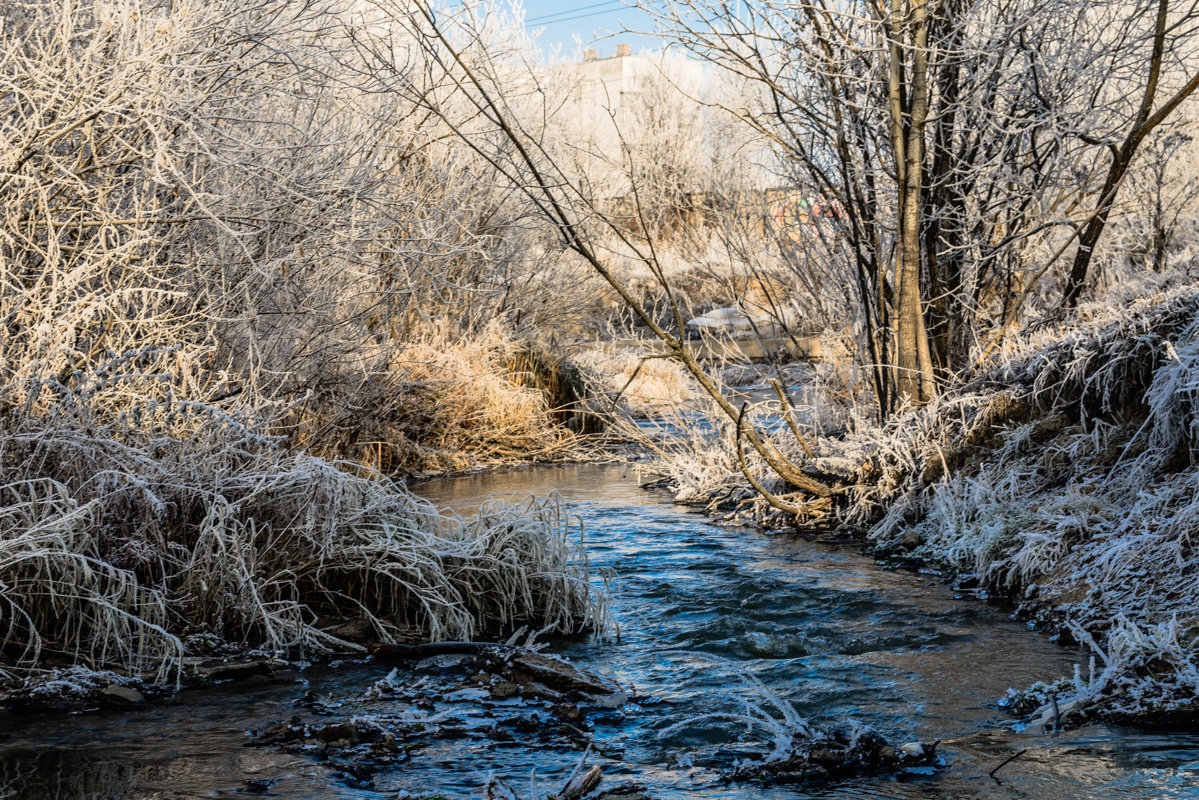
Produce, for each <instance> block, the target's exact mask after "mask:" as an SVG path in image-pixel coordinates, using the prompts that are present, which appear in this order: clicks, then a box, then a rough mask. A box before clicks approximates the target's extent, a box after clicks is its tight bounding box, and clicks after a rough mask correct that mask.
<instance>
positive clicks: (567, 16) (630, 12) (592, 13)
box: [524, 0, 661, 56]
mask: <svg viewBox="0 0 1199 800" xmlns="http://www.w3.org/2000/svg"><path fill="white" fill-rule="evenodd" d="M524 6H525V21H526V25H527V27H528V28H529V29H530V30H532V29H535V28H540V27H542V26H544V27H545V32H544V33H543V34H542V35H541V37H540V38H539V39H538V43H539V44H540V45H541V47H542V48H543V49H544V50H547V51H548V50H549V49H550V48H551V47H552V46H553V45H555V44H561V45H562V55H563V56H570V54H571V52H572V51H573V50H574V47H575V45H574V39H573V35H574V34H578V35H579V36H580V37H582V39H583V45H584V47H587V46H590V47H593V48H595V49H598V50H599V51H600V55H601V56H609V55H612V51H613V50H614V49H616V45H617V44H621V43H627V44H631V45H632V46H633V52H634V53H636V52H638V51H639V50H641V49H643V48H650V49H658V48H660V47H661V42H660V40H659V39H657V38H656V37H650V36H633V35H630V34H627V33H626V34H616V35H613V36H611V37H610V38H606V39H602V40H600V41H599V42H596V43H595V44H590V45H589V43H590V42H591V41H592V40H593V39H594V38H596V37H597V36H603V35H605V34H607V33H615V32H616V31H619V30H621V29H622V28H624V27H628V28H633V29H639V30H650V29H652V28H653V22H652V20H651V19H650V17H649V15H648V14H646V13H645V12H643V11H638V10H637V9H634V8H629V7H628V6H626V5H625V4H624V3H622V2H621V0H525V2H524ZM622 23H623V24H622Z"/></svg>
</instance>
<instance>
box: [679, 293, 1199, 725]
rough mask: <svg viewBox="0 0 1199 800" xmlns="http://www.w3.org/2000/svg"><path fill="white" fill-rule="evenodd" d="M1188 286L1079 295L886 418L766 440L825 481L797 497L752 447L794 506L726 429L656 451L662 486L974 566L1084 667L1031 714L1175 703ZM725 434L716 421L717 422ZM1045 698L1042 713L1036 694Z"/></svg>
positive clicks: (1171, 713) (900, 553) (1191, 339)
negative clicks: (1125, 294)
mask: <svg viewBox="0 0 1199 800" xmlns="http://www.w3.org/2000/svg"><path fill="white" fill-rule="evenodd" d="M1197 319H1199V289H1196V288H1195V287H1194V286H1193V285H1180V286H1175V287H1173V288H1165V289H1163V290H1161V291H1159V292H1157V293H1155V294H1153V295H1151V296H1147V297H1143V298H1119V299H1117V301H1115V302H1110V305H1104V306H1100V305H1093V306H1091V307H1089V308H1086V309H1084V310H1083V311H1082V313H1081V314H1080V316H1079V319H1078V321H1077V322H1076V323H1074V324H1072V325H1070V326H1068V327H1061V328H1058V329H1055V330H1041V331H1037V332H1033V333H1031V334H1026V335H1023V336H1021V337H1020V338H1019V340H1018V341H1016V342H1014V343H1013V344H1012V345H1010V346H1009V347H1008V348H1007V349H1006V351H1005V352H1003V353H1002V354H1001V355H1000V356H999V357H998V358H996V359H995V360H994V361H993V362H992V363H991V364H990V365H989V366H987V367H986V368H985V369H984V370H982V371H980V373H979V374H978V375H977V376H976V377H974V378H972V379H971V380H969V381H967V382H966V383H964V384H963V385H961V386H958V387H956V388H953V389H951V390H950V391H947V392H946V393H945V394H944V395H943V396H942V397H941V398H939V399H938V401H937V402H935V403H934V404H932V405H930V406H928V407H926V408H923V409H920V410H917V411H914V412H909V413H906V414H902V415H900V416H899V417H898V418H896V419H895V420H893V421H891V422H889V423H888V424H887V425H885V426H881V427H880V426H877V425H875V424H871V423H869V422H868V421H866V420H864V419H862V418H860V417H857V418H853V417H850V418H848V419H845V420H844V422H845V428H844V429H843V430H841V431H839V432H837V433H835V434H833V435H824V436H820V435H816V436H812V437H810V438H809V439H808V440H807V444H808V446H809V447H811V448H812V454H811V455H810V456H809V455H808V454H807V453H806V452H805V451H804V449H803V447H802V446H801V444H800V443H799V442H797V441H796V439H795V437H794V436H792V434H791V432H790V430H789V429H787V428H785V427H784V428H782V429H781V430H777V431H776V433H775V434H774V436H773V441H774V442H775V444H776V445H777V447H778V448H779V449H780V450H781V451H782V452H784V453H785V454H786V455H787V457H788V458H789V459H790V460H791V461H792V463H794V464H796V465H797V466H798V467H799V468H800V469H801V470H802V471H803V472H804V473H805V474H807V475H809V476H811V477H813V478H815V479H818V480H820V481H822V482H824V483H825V484H826V485H829V486H833V487H839V488H837V489H836V491H835V493H834V494H833V495H832V496H830V497H829V498H812V497H811V496H807V498H806V500H805V495H804V493H803V492H796V490H795V487H793V486H788V485H787V484H786V483H785V482H783V481H781V480H779V479H777V478H775V477H773V476H772V475H771V473H770V471H769V469H768V468H766V467H765V465H764V464H762V463H761V462H760V461H758V460H756V459H753V458H751V459H750V464H749V469H750V470H751V474H755V475H756V476H757V480H758V481H759V482H760V483H762V484H763V485H764V486H765V487H766V488H767V489H768V490H770V491H772V492H774V493H777V495H780V496H784V497H785V498H786V499H787V500H788V501H790V502H791V503H797V502H798V503H801V504H803V505H804V511H806V512H809V513H807V514H801V515H799V516H798V517H797V515H796V514H795V513H792V512H791V511H783V510H779V509H778V508H777V507H776V506H772V505H771V504H770V503H769V502H767V501H766V499H765V498H763V497H762V495H761V494H760V493H759V492H757V491H755V490H754V489H753V488H752V487H751V486H750V485H749V482H748V481H747V480H746V478H745V477H744V476H743V475H741V474H740V473H739V471H738V469H737V466H736V456H735V453H733V452H732V451H731V448H730V447H729V446H728V444H727V439H728V438H730V437H727V436H726V437H724V438H720V437H718V436H712V437H710V439H709V440H708V443H707V445H708V449H707V450H706V451H696V450H690V451H687V452H680V453H678V454H676V456H675V460H674V461H673V462H672V463H671V462H668V463H666V464H664V467H665V471H666V472H667V473H668V474H669V478H670V483H671V486H672V488H673V490H674V491H675V494H676V497H678V498H679V499H682V500H685V501H688V502H692V503H700V504H703V505H706V506H708V507H709V508H711V509H713V510H717V511H719V513H724V514H728V515H731V516H733V517H735V518H737V519H740V520H742V521H749V522H753V523H755V524H758V525H762V526H764V527H775V528H778V527H795V526H797V525H798V526H799V527H801V528H805V527H806V528H809V529H811V528H812V527H813V526H814V527H816V528H817V529H819V530H821V531H824V532H828V531H830V530H834V529H835V530H838V531H840V532H841V534H842V535H846V534H848V535H852V536H855V537H857V538H859V539H860V540H861V541H862V542H863V543H864V544H865V546H866V547H867V549H868V550H869V551H870V552H871V553H873V554H874V555H875V556H876V557H877V558H880V559H883V560H885V561H887V562H890V563H896V564H904V565H909V566H919V567H922V568H925V569H933V570H936V571H938V572H940V573H941V574H942V575H943V576H944V577H946V578H952V579H957V580H964V581H976V582H977V585H978V587H979V589H980V590H981V591H982V592H984V593H987V594H989V595H991V596H1002V597H1006V598H1009V599H1011V600H1012V601H1013V602H1015V603H1017V604H1018V606H1019V613H1020V614H1021V615H1022V616H1024V617H1027V618H1028V619H1030V620H1033V621H1034V622H1035V623H1036V624H1038V625H1039V626H1041V627H1044V628H1047V629H1050V630H1052V631H1054V633H1055V634H1057V635H1059V636H1061V637H1068V638H1070V639H1073V640H1075V641H1077V642H1079V643H1081V644H1084V645H1086V646H1087V647H1088V648H1089V649H1090V651H1091V653H1092V658H1091V660H1092V662H1093V665H1092V666H1091V668H1089V669H1088V668H1085V667H1084V668H1083V669H1082V670H1080V671H1079V672H1077V673H1076V674H1075V675H1073V676H1066V677H1065V679H1064V680H1063V681H1062V682H1059V683H1058V684H1057V685H1056V692H1057V696H1056V698H1055V702H1051V700H1050V698H1048V697H1046V698H1045V700H1046V702H1045V705H1044V706H1043V707H1042V708H1040V709H1038V711H1037V713H1036V714H1034V717H1036V719H1037V721H1038V723H1039V724H1044V723H1045V722H1046V721H1048V722H1049V723H1051V724H1053V723H1062V724H1069V723H1079V722H1083V721H1086V720H1088V719H1094V718H1103V719H1116V720H1126V721H1137V720H1146V719H1150V718H1151V719H1152V720H1153V721H1154V722H1163V721H1165V720H1166V719H1167V717H1177V718H1182V719H1186V718H1190V717H1191V716H1192V715H1193V714H1194V713H1195V710H1196V708H1197V705H1199V701H1197V695H1199V654H1197V652H1196V648H1195V644H1196V641H1197V640H1199V617H1197V616H1196V614H1197V613H1199V612H1197V609H1199V567H1197V565H1196V562H1195V559H1194V542H1193V538H1194V530H1195V520H1196V519H1197V518H1199V517H1197V514H1199V512H1197V511H1196V509H1199V501H1197V499H1196V488H1199V487H1197V483H1199V481H1197V478H1196V476H1197V475H1199V471H1197V470H1196V460H1197V457H1199V413H1197V410H1196V409H1197V405H1196V397H1197V396H1199V323H1197V322H1196V320H1197ZM726 430H727V426H726ZM1055 708H1056V711H1055V710H1054V709H1055Z"/></svg>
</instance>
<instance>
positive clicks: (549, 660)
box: [368, 642, 619, 695]
mask: <svg viewBox="0 0 1199 800" xmlns="http://www.w3.org/2000/svg"><path fill="white" fill-rule="evenodd" d="M368 650H369V651H370V653H371V655H373V656H374V657H376V658H380V659H387V660H401V661H416V660H420V659H423V658H431V657H433V656H444V655H471V656H482V657H484V658H486V659H488V660H489V661H491V663H492V665H493V667H494V668H495V670H496V671H497V672H499V673H500V674H502V675H504V676H505V677H507V678H508V679H509V680H511V681H512V682H513V683H516V684H520V685H526V684H541V685H542V686H545V687H548V688H550V689H553V690H555V691H558V692H572V691H573V692H583V693H584V694H593V695H610V694H614V693H615V692H617V691H618V690H619V687H617V686H615V685H614V684H612V683H611V682H609V681H606V680H604V679H603V678H601V677H599V676H598V675H593V674H591V673H590V672H586V671H584V670H581V669H579V668H578V667H576V666H575V665H574V664H571V663H570V662H569V661H566V660H565V659H561V658H554V657H553V656H547V655H543V654H541V653H537V652H534V651H533V650H529V649H526V648H522V647H514V646H512V645H506V644H495V643H490V642H429V643H427V644H393V643H378V644H372V645H370V646H369V647H368Z"/></svg>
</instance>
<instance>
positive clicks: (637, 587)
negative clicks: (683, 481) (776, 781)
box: [0, 465, 1199, 800]
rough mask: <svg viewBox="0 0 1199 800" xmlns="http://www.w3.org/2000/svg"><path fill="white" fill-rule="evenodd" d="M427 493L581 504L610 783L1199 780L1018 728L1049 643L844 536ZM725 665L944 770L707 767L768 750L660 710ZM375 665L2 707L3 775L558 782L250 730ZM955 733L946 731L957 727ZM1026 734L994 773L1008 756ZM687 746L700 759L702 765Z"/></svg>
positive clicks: (57, 789)
mask: <svg viewBox="0 0 1199 800" xmlns="http://www.w3.org/2000/svg"><path fill="white" fill-rule="evenodd" d="M418 491H419V492H420V493H422V494H424V495H425V496H426V497H428V498H430V499H431V500H433V501H434V502H435V503H437V504H439V505H443V506H447V507H451V508H453V509H454V510H455V511H457V512H459V513H470V512H471V511H472V510H474V509H475V508H477V506H478V505H479V504H480V503H481V502H482V500H483V499H484V498H486V497H489V496H494V495H501V496H513V497H517V498H519V497H523V496H527V495H529V494H531V493H536V494H541V495H544V494H546V493H548V492H557V493H558V495H559V496H560V497H561V498H562V500H563V501H564V502H566V503H567V504H569V506H570V508H571V510H572V512H573V513H574V514H576V515H577V516H578V517H579V518H580V519H581V520H582V522H583V524H584V527H585V530H586V534H587V541H588V550H589V553H590V557H591V560H592V566H593V567H594V568H597V570H610V571H611V572H612V573H613V574H614V575H615V579H614V581H613V584H612V586H613V589H614V603H613V605H614V611H615V616H616V619H617V621H618V623H619V627H620V640H619V642H606V643H595V642H571V643H563V644H561V645H559V646H558V647H557V648H556V649H557V650H558V651H559V652H563V653H565V654H566V655H568V656H570V657H571V658H572V659H574V660H575V661H576V662H577V663H579V664H580V665H581V666H585V667H587V668H589V669H592V670H595V671H598V672H601V673H608V674H611V675H613V676H614V677H616V678H617V679H618V680H619V681H620V682H621V683H622V684H624V685H625V686H626V687H628V688H630V689H631V690H632V692H633V693H634V694H635V695H636V696H637V697H638V698H639V701H640V702H639V703H634V704H631V705H629V706H626V707H625V708H623V709H621V710H619V711H613V712H610V713H607V714H606V715H604V716H603V717H602V718H600V719H597V720H595V724H594V727H593V729H592V730H591V731H590V733H591V737H592V739H593V741H594V744H595V750H596V752H597V753H598V754H599V755H596V756H595V758H596V759H597V760H598V761H599V762H600V763H602V764H603V767H604V773H605V775H606V776H607V780H608V781H619V780H621V779H622V776H624V777H626V778H630V779H631V778H636V779H639V780H642V781H646V782H648V783H649V784H650V785H651V787H652V788H653V791H654V795H655V796H656V797H660V798H683V797H711V798H736V799H737V800H741V799H742V798H745V799H746V800H748V798H759V797H770V798H776V797H777V798H809V797H810V798H816V797H821V798H825V797H827V798H896V799H904V800H906V799H908V798H933V799H934V800H951V799H952V800H969V799H972V798H988V799H995V800H999V799H1000V798H1003V799H1006V798H1038V799H1039V798H1088V799H1090V798H1094V800H1100V799H1102V800H1108V798H1117V799H1120V798H1128V799H1129V800H1132V799H1134V798H1135V799H1136V800H1140V799H1141V798H1193V797H1199V736H1192V735H1184V734H1169V735H1165V734H1163V735H1151V734H1145V733H1137V732H1132V731H1127V730H1122V729H1116V728H1108V727H1090V728H1086V729H1083V730H1079V731H1073V732H1069V733H1066V734H1062V735H1059V736H1046V737H1025V736H1020V735H1017V734H1013V733H1011V732H1010V731H1009V730H1007V729H1006V728H1005V727H1004V722H1005V720H1004V718H1003V716H1002V715H1001V714H1000V713H999V712H998V711H997V709H996V708H995V705H994V703H995V700H996V699H997V698H998V697H1000V696H1002V695H1003V693H1004V692H1005V690H1006V689H1007V688H1008V687H1019V686H1025V685H1028V684H1031V683H1033V682H1035V681H1037V680H1053V679H1056V678H1058V677H1060V676H1063V675H1069V674H1070V673H1071V672H1072V670H1073V664H1074V663H1076V662H1079V663H1085V656H1084V654H1081V653H1079V652H1077V651H1071V650H1066V649H1063V648H1060V647H1058V646H1056V645H1055V644H1053V643H1052V642H1050V641H1048V640H1047V639H1046V637H1044V636H1043V635H1041V634H1038V633H1035V632H1032V631H1029V630H1028V629H1027V627H1026V626H1024V625H1022V624H1019V623H1017V622H1013V621H1011V620H1010V619H1008V617H1007V616H1006V614H1005V613H1004V612H1003V611H1002V610H1000V609H998V608H996V607H994V606H991V605H988V604H985V603H981V602H977V601H962V600H958V599H955V598H954V596H953V593H952V591H951V590H949V589H948V588H946V587H944V586H942V585H940V584H938V583H936V582H935V581H933V580H930V579H929V578H928V577H927V576H921V575H917V574H913V573H909V572H900V571H888V570H885V569H882V568H880V567H879V566H877V565H876V564H874V563H873V562H872V561H871V560H870V559H869V558H866V557H864V556H862V555H860V554H859V553H857V552H856V551H855V550H853V549H847V548H840V549H838V548H835V547H830V546H828V545H824V544H819V543H814V542H809V541H805V540H798V539H794V538H786V537H778V536H774V537H772V536H767V535H763V534H760V533H757V532H754V531H749V530H745V529H739V528H729V527H720V526H717V525H713V524H711V523H710V522H708V521H707V520H705V519H704V518H703V517H702V516H699V515H697V514H695V513H692V512H689V511H688V510H686V509H682V508H679V507H677V506H672V505H670V504H669V503H666V502H664V499H663V497H662V496H661V495H659V494H654V493H649V492H644V491H642V490H640V489H639V488H638V487H637V479H636V476H635V475H634V474H631V472H630V471H629V470H628V469H627V468H625V467H621V466H611V465H608V466H594V465H592V466H574V467H554V468H543V469H535V470H528V471H523V472H514V473H504V474H485V475H475V476H468V477H460V478H453V479H446V480H441V481H436V482H431V483H426V484H423V485H421V486H419V487H418ZM712 657H717V658H719V659H724V660H729V661H732V662H735V663H736V665H737V667H738V668H739V669H741V670H744V671H745V672H747V673H749V674H752V675H754V676H756V677H757V678H758V679H760V680H761V681H762V682H763V683H764V684H765V685H766V686H767V687H768V688H769V690H770V691H772V692H774V693H775V694H777V695H779V696H782V697H785V698H787V699H788V700H789V701H790V702H792V703H793V704H794V705H795V706H796V707H797V709H798V710H799V711H800V713H801V714H803V715H805V716H807V717H809V718H810V719H812V720H813V721H816V722H820V723H833V722H840V721H843V720H844V719H845V718H846V717H852V718H854V719H857V720H860V721H862V722H866V723H869V724H871V725H874V726H875V727H877V728H879V729H880V730H882V731H883V732H884V733H885V734H886V735H888V736H889V737H891V738H893V739H895V740H897V741H908V740H915V739H921V740H931V739H944V740H947V741H948V742H949V743H948V744H946V745H943V751H944V753H945V754H946V756H947V758H948V760H949V762H950V764H951V767H950V769H948V770H945V771H943V772H941V773H939V774H937V775H933V776H922V775H913V776H907V777H904V778H900V779H896V778H881V779H880V778H872V779H860V780H855V781H850V782H843V783H839V784H836V785H833V786H829V787H823V788H794V787H792V788H788V787H772V788H762V787H758V786H738V785H735V784H728V783H724V782H721V781H720V780H719V779H718V778H717V776H716V775H715V773H713V772H712V771H710V770H708V769H705V768H704V765H705V764H709V763H712V762H719V761H720V759H722V758H723V759H726V760H727V759H729V758H731V757H733V756H734V755H736V754H738V753H742V752H745V751H746V750H747V749H749V748H751V747H753V746H755V743H754V742H753V741H752V737H749V736H747V735H746V733H745V731H744V729H741V728H718V727H714V726H712V725H711V724H694V725H684V726H682V727H681V728H680V729H679V730H676V731H674V732H672V733H670V735H668V736H662V735H660V734H661V732H662V731H663V730H664V729H665V728H667V727H668V726H670V725H673V724H675V723H679V722H681V721H685V720H687V719H688V718H690V717H693V716H695V715H697V714H699V713H702V712H706V711H714V710H730V711H732V710H735V709H736V707H737V706H736V705H735V702H734V700H733V698H732V697H731V696H730V695H731V693H732V691H731V690H738V691H740V687H741V686H742V685H743V684H742V681H741V680H740V679H739V678H738V677H736V676H735V674H734V672H733V671H732V670H730V669H729V668H727V667H725V666H724V665H723V663H721V662H714V661H713V659H712ZM384 672H385V669H384V668H381V667H378V666H376V665H363V664H356V665H346V666H343V667H341V668H339V669H311V670H307V671H305V673H303V674H298V673H297V674H295V675H290V676H289V675H286V674H285V675H280V676H276V677H274V678H272V679H270V680H264V681H263V682H261V683H259V684H250V685H247V684H244V683H243V684H230V685H227V686H217V687H211V688H209V689H206V690H204V691H202V692H189V693H185V694H184V695H182V696H181V697H180V698H178V699H177V701H176V702H175V703H174V704H172V705H168V706H163V707H158V708H153V709H147V710H144V711H136V712H131V713H123V714H116V713H94V714H86V715H76V716H70V717H58V718H53V717H38V718H25V719H20V718H18V719H9V720H8V721H6V722H5V723H4V728H3V729H2V731H0V733H2V734H3V739H2V740H0V789H3V790H4V792H7V795H0V796H12V797H21V798H56V799H57V798H62V799H63V800H65V799H66V798H114V799H115V798H184V797H247V796H261V797H286V798H343V797H364V798H393V797H395V796H396V793H397V791H400V790H406V791H409V792H412V793H413V794H414V795H417V796H421V795H424V794H428V793H442V794H444V795H446V796H448V797H475V796H479V794H480V789H481V787H482V785H483V783H484V781H485V779H486V775H487V774H488V773H495V774H498V775H502V776H506V777H507V778H508V779H509V780H510V781H511V782H512V783H513V784H514V785H517V786H524V785H525V784H526V783H527V781H528V776H529V775H530V774H531V773H533V772H534V771H535V772H536V774H537V775H538V776H541V777H542V778H543V780H542V786H544V787H545V788H547V789H548V788H549V787H552V786H554V785H555V784H556V782H557V781H560V779H561V777H562V776H564V775H565V774H566V773H568V772H570V770H571V769H572V768H573V766H574V765H575V763H577V761H578V758H579V755H580V754H579V752H578V751H577V750H575V749H572V748H570V747H565V746H563V747H557V746H552V747H534V746H530V745H528V744H521V743H520V742H497V741H493V740H492V739H490V738H488V737H485V736H476V735H469V734H468V735H463V736H461V737H459V738H458V739H454V740H441V741H437V742H435V743H433V744H430V745H429V746H428V747H427V748H425V749H423V750H421V751H419V752H417V753H415V754H414V755H413V756H412V757H411V758H409V759H408V760H406V761H404V762H402V763H400V764H398V765H397V766H395V767H394V768H391V769H390V770H389V771H385V772H383V773H381V774H379V775H377V776H376V778H375V783H374V784H373V786H372V789H370V790H367V789H356V788H352V786H351V782H346V781H343V780H341V779H339V778H338V777H337V776H336V775H335V773H334V770H333V769H332V768H331V767H329V766H327V765H324V764H322V763H320V762H318V761H315V760H312V759H309V758H305V757H301V756H295V755H287V754H282V753H279V752H276V751H275V750H272V749H270V748H249V747H245V746H244V745H245V744H246V743H247V741H248V736H247V733H246V732H247V731H248V730H250V729H254V728H261V727H262V726H263V725H265V724H267V723H269V722H272V721H275V720H280V719H286V718H287V717H289V716H290V715H292V714H293V713H294V711H295V702H296V700H297V699H298V698H299V697H300V696H301V695H302V694H303V693H304V692H305V691H306V690H309V689H311V690H313V691H315V692H317V693H318V694H320V695H321V696H324V697H328V698H330V701H331V702H337V703H341V705H342V710H343V711H346V712H352V711H354V710H355V708H356V706H355V705H354V703H355V702H356V701H355V700H354V698H358V697H361V695H362V692H363V691H364V690H365V689H366V688H367V687H369V686H370V685H371V684H372V683H373V682H374V681H376V680H377V679H378V678H380V677H382V675H383V673H384ZM953 740H957V741H953ZM1024 748H1028V752H1027V753H1026V754H1024V755H1023V756H1022V757H1020V758H1019V759H1017V760H1015V761H1013V762H1012V763H1011V764H1009V765H1008V766H1006V767H1004V768H1003V770H1002V771H1001V772H999V773H998V774H997V777H998V780H996V779H995V778H991V777H988V772H989V771H990V770H992V769H993V768H994V767H995V766H996V765H998V764H999V763H1000V762H1002V761H1003V760H1004V759H1006V758H1007V757H1008V756H1010V755H1012V754H1013V753H1015V752H1017V751H1018V750H1021V749H1024ZM692 764H694V765H696V766H692Z"/></svg>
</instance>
